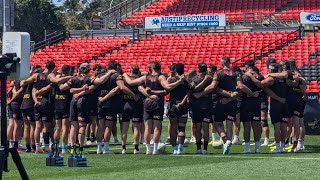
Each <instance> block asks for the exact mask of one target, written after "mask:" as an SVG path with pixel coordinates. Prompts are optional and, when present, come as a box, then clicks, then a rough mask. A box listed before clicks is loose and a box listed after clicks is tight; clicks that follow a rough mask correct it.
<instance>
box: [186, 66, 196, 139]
mask: <svg viewBox="0 0 320 180" xmlns="http://www.w3.org/2000/svg"><path fill="white" fill-rule="evenodd" d="M196 76H197V72H196V70H195V69H189V71H188V74H187V76H186V80H187V82H188V83H189V84H191V83H192V80H193V78H194V77H196ZM192 115H193V113H192V110H191V108H190V105H189V116H190V117H191V119H192ZM190 132H191V138H190V141H189V142H190V143H196V137H195V134H196V130H195V128H193V123H190Z"/></svg>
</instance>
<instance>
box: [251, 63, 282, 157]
mask: <svg viewBox="0 0 320 180" xmlns="http://www.w3.org/2000/svg"><path fill="white" fill-rule="evenodd" d="M268 68H269V73H277V72H278V71H279V65H278V64H269V67H268ZM250 78H251V80H252V81H253V82H254V83H255V84H256V85H257V86H258V87H261V88H264V87H268V88H269V89H268V91H269V93H268V95H270V98H271V102H270V116H271V122H272V124H273V126H274V136H275V141H276V149H275V150H273V151H271V153H281V152H283V148H284V142H285V139H286V134H287V123H288V118H287V117H288V106H287V104H286V97H287V96H286V94H287V86H286V84H285V81H284V80H282V79H280V78H276V77H272V76H270V75H269V76H267V77H266V78H265V79H264V80H262V81H259V80H257V79H256V78H255V77H254V76H250ZM268 91H266V92H268ZM270 91H271V92H273V93H274V95H273V96H271V93H270Z"/></svg>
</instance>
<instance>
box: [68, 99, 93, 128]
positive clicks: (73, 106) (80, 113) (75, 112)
mask: <svg viewBox="0 0 320 180" xmlns="http://www.w3.org/2000/svg"><path fill="white" fill-rule="evenodd" d="M79 118H81V119H83V122H84V123H90V116H89V107H88V103H87V102H86V99H85V98H80V99H79V100H77V101H74V100H72V101H71V103H70V118H69V120H70V121H78V120H79Z"/></svg>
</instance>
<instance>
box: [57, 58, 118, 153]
mask: <svg viewBox="0 0 320 180" xmlns="http://www.w3.org/2000/svg"><path fill="white" fill-rule="evenodd" d="M78 71H79V72H78V75H77V76H74V77H72V78H71V79H69V80H68V82H66V83H64V84H63V85H61V86H60V90H62V91H64V90H66V89H70V93H71V94H73V98H72V100H71V102H70V118H69V121H70V122H71V129H70V138H69V140H70V145H71V150H70V154H71V155H73V154H75V153H76V149H75V148H76V147H75V144H76V137H78V140H79V151H80V154H82V152H83V145H84V139H85V129H86V126H87V124H88V123H89V122H90V112H89V110H90V108H89V107H88V106H89V103H88V98H89V96H88V95H89V94H90V93H91V92H92V91H93V90H94V89H95V88H97V86H98V85H101V84H103V83H105V82H106V81H107V80H108V79H109V77H110V75H111V73H112V72H111V71H109V72H108V73H106V74H104V75H103V76H102V77H100V78H95V77H90V76H89V75H88V74H89V71H90V67H89V64H88V63H82V64H81V65H80V67H79V70H78Z"/></svg>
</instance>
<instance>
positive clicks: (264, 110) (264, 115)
mask: <svg viewBox="0 0 320 180" xmlns="http://www.w3.org/2000/svg"><path fill="white" fill-rule="evenodd" d="M272 63H276V60H275V59H274V58H268V59H267V61H266V65H267V69H268V67H269V64H272ZM268 111H269V101H268V95H267V94H266V93H265V92H262V101H261V126H262V130H263V134H264V142H263V144H261V146H269V137H270V134H269V132H270V131H269V124H268ZM270 145H272V144H270ZM274 145H275V144H274Z"/></svg>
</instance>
